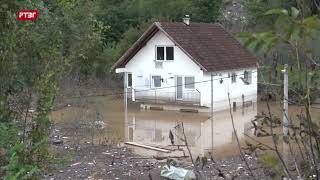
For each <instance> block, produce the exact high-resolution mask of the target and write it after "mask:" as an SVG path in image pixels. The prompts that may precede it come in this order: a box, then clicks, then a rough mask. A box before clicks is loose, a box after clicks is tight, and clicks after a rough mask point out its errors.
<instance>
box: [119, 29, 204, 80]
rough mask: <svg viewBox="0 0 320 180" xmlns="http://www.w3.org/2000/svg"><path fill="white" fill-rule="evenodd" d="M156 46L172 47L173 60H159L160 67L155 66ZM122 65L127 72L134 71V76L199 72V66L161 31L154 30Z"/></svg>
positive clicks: (192, 73)
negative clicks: (150, 36)
mask: <svg viewBox="0 0 320 180" xmlns="http://www.w3.org/2000/svg"><path fill="white" fill-rule="evenodd" d="M158 46H163V47H173V49H174V50H173V52H174V60H164V61H159V62H162V68H156V66H155V63H156V61H155V59H156V47H158ZM124 67H125V68H126V69H127V71H129V72H135V73H136V75H135V76H143V77H146V76H148V75H150V74H155V75H156V74H159V75H162V76H163V75H165V76H170V75H172V76H174V75H194V74H199V73H200V72H201V68H200V67H199V66H198V65H197V64H196V63H195V62H194V61H193V60H191V58H190V57H189V56H188V55H186V54H185V53H184V51H183V50H181V48H180V47H179V46H177V45H176V44H175V43H174V42H173V41H172V40H171V39H170V38H169V37H168V36H167V35H166V34H165V33H163V32H162V31H158V32H156V33H155V34H154V35H153V37H152V38H150V39H149V40H148V42H146V44H145V45H144V46H143V47H142V48H141V49H140V50H139V51H138V52H137V53H136V54H135V55H134V56H133V57H132V58H131V59H130V61H129V62H127V63H126V65H125V66H124Z"/></svg>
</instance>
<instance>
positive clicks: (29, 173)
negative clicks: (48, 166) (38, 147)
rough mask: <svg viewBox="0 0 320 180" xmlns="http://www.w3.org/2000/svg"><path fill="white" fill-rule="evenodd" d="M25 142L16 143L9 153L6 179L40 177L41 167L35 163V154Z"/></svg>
mask: <svg viewBox="0 0 320 180" xmlns="http://www.w3.org/2000/svg"><path fill="white" fill-rule="evenodd" d="M26 149H27V148H26V145H25V144H22V143H21V144H16V145H15V146H14V147H13V148H12V149H11V150H10V153H9V157H10V159H9V164H8V165H7V166H5V168H4V169H5V170H6V172H8V173H7V175H6V177H5V178H4V179H5V180H16V179H36V178H40V174H39V173H40V169H39V168H38V167H37V166H36V165H34V164H33V160H32V158H33V155H32V154H30V152H29V151H27V150H26Z"/></svg>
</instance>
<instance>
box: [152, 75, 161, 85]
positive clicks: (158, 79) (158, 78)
mask: <svg viewBox="0 0 320 180" xmlns="http://www.w3.org/2000/svg"><path fill="white" fill-rule="evenodd" d="M152 81H153V87H161V76H152Z"/></svg>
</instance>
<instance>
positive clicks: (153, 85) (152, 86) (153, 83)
mask: <svg viewBox="0 0 320 180" xmlns="http://www.w3.org/2000/svg"><path fill="white" fill-rule="evenodd" d="M156 76H158V77H160V86H157V87H156V86H155V81H154V78H153V77H156ZM161 87H162V80H161V75H157V74H154V75H151V88H161Z"/></svg>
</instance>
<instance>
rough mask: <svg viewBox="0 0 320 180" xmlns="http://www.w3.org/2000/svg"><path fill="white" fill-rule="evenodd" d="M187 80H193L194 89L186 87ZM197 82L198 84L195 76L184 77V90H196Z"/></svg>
mask: <svg viewBox="0 0 320 180" xmlns="http://www.w3.org/2000/svg"><path fill="white" fill-rule="evenodd" d="M186 78H193V87H192V88H189V87H186V85H187V83H186ZM195 82H196V78H195V76H184V77H183V83H184V86H183V88H184V89H190V90H192V89H196V85H195ZM190 84H192V83H190ZM190 84H188V85H190Z"/></svg>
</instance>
